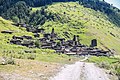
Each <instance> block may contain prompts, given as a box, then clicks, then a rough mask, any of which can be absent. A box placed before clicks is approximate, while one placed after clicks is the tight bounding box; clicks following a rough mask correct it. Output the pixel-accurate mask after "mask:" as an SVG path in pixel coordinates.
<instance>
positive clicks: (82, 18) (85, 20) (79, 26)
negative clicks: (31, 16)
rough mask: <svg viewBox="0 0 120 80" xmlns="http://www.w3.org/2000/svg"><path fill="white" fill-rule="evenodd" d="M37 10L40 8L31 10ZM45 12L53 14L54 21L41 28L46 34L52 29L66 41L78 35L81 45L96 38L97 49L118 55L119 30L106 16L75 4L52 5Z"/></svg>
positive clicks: (88, 43) (119, 51)
mask: <svg viewBox="0 0 120 80" xmlns="http://www.w3.org/2000/svg"><path fill="white" fill-rule="evenodd" d="M37 9H40V8H38V7H37V8H36V9H35V8H33V10H37ZM46 11H47V12H50V13H52V14H54V20H48V21H46V22H45V24H44V25H43V26H42V27H44V28H45V29H46V32H50V31H51V28H53V27H54V28H55V31H56V33H58V35H59V36H61V37H65V38H66V39H70V38H71V39H72V37H73V35H79V36H80V39H81V43H82V44H86V45H90V40H91V39H94V38H96V39H97V40H98V44H99V45H98V47H99V48H102V49H107V48H109V49H111V50H112V51H113V52H115V53H117V54H120V35H119V34H120V28H119V26H115V25H114V24H113V23H111V22H110V21H109V18H108V17H107V15H105V14H103V13H101V12H98V11H94V10H92V9H90V8H85V7H83V6H81V5H79V4H78V3H77V2H66V3H54V4H53V5H50V6H48V8H47V9H46ZM69 37H70V38H69Z"/></svg>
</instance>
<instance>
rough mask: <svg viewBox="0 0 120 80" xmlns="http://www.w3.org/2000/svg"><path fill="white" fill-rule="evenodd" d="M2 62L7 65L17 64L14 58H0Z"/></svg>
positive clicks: (0, 62)
mask: <svg viewBox="0 0 120 80" xmlns="http://www.w3.org/2000/svg"><path fill="white" fill-rule="evenodd" d="M0 64H1V65H7V64H12V65H14V64H15V61H14V59H12V58H7V57H3V58H1V60H0Z"/></svg>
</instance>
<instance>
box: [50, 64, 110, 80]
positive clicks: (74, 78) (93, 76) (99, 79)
mask: <svg viewBox="0 0 120 80" xmlns="http://www.w3.org/2000/svg"><path fill="white" fill-rule="evenodd" d="M50 80H110V79H109V77H108V75H107V74H106V72H105V71H104V70H103V69H100V68H99V67H96V66H95V64H93V63H85V62H76V63H75V64H72V65H66V66H65V67H63V68H62V70H61V71H60V72H59V73H58V74H57V75H56V76H55V77H52V78H50Z"/></svg>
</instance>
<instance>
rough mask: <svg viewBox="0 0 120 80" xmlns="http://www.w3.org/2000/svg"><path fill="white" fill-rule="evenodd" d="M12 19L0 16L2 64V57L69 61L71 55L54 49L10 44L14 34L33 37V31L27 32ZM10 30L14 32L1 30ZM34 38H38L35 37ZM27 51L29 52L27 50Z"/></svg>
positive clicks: (59, 61)
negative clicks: (60, 53) (61, 53)
mask: <svg viewBox="0 0 120 80" xmlns="http://www.w3.org/2000/svg"><path fill="white" fill-rule="evenodd" d="M11 23H13V22H11V21H8V20H5V19H3V18H2V17H0V64H1V57H6V58H7V57H8V58H16V59H32V60H33V59H34V60H38V61H45V62H58V63H69V61H68V60H69V58H73V57H69V56H66V55H58V54H54V50H49V49H44V50H43V49H39V48H28V47H24V46H20V45H14V44H10V39H12V37H13V36H14V35H16V36H23V35H28V36H32V37H33V33H31V32H27V31H26V29H25V28H21V27H16V26H13V25H11ZM4 30H8V31H9V30H10V31H13V32H14V33H13V34H3V33H1V31H4ZM33 40H36V38H34V37H33ZM26 51H27V52H26Z"/></svg>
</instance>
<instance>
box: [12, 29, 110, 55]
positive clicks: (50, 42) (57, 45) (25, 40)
mask: <svg viewBox="0 0 120 80" xmlns="http://www.w3.org/2000/svg"><path fill="white" fill-rule="evenodd" d="M27 29H28V28H27ZM28 31H30V30H28ZM31 32H33V33H34V37H35V38H36V37H37V39H38V40H39V43H40V48H42V49H53V50H55V51H56V53H63V54H67V55H94V56H110V54H109V52H108V51H104V50H100V49H98V48H95V47H96V46H97V40H96V39H93V40H91V45H90V47H88V46H85V45H84V44H81V43H80V38H79V35H74V36H73V39H72V40H65V38H60V37H58V36H57V34H56V33H55V30H54V28H52V31H51V33H45V32H44V29H43V28H41V29H38V28H36V29H34V30H31ZM38 33H42V34H43V37H41V38H40V35H39V34H38ZM10 43H12V44H16V45H22V46H26V47H32V48H34V47H36V46H35V41H34V40H33V38H32V37H31V36H26V35H24V36H21V37H20V36H18V37H17V36H13V39H12V40H11V41H10Z"/></svg>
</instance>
